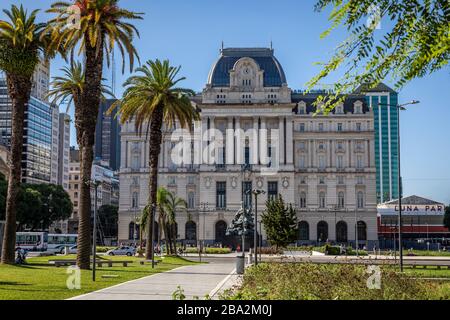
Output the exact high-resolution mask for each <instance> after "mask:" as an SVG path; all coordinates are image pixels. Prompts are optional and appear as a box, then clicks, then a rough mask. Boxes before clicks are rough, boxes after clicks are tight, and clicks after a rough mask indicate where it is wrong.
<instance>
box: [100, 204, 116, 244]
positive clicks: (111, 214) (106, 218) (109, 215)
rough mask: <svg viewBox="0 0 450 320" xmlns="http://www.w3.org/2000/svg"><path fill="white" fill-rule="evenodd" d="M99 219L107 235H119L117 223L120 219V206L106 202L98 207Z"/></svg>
mask: <svg viewBox="0 0 450 320" xmlns="http://www.w3.org/2000/svg"><path fill="white" fill-rule="evenodd" d="M98 219H99V223H100V224H101V226H102V230H103V233H104V236H105V237H116V236H117V230H118V227H117V223H118V221H119V208H118V207H117V206H114V205H110V204H105V205H102V206H101V207H100V208H98Z"/></svg>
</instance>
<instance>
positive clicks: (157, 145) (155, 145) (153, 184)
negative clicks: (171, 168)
mask: <svg viewBox="0 0 450 320" xmlns="http://www.w3.org/2000/svg"><path fill="white" fill-rule="evenodd" d="M162 122H163V106H162V105H158V106H157V107H156V108H155V110H154V112H153V115H152V118H151V121H150V151H149V159H150V177H149V186H148V190H149V199H148V201H149V203H150V208H152V209H153V208H156V189H157V188H158V158H159V153H160V152H161V142H162V132H161V126H162ZM154 211H155V210H151V211H150V222H149V223H148V225H147V241H146V250H145V258H146V259H151V258H152V253H153V250H154V248H153V224H154V221H155V212H154Z"/></svg>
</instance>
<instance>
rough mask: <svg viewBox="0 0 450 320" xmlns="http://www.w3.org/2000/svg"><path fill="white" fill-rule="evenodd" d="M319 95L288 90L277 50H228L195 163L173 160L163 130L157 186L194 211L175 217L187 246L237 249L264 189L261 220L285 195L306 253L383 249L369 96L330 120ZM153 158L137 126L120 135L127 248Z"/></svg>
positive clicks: (199, 126)
mask: <svg viewBox="0 0 450 320" xmlns="http://www.w3.org/2000/svg"><path fill="white" fill-rule="evenodd" d="M317 95H318V93H307V94H304V93H303V92H296V91H292V90H291V89H290V88H289V87H288V84H287V81H286V76H285V73H284V71H283V68H282V66H281V64H280V62H279V61H278V60H277V59H276V58H275V56H274V51H273V49H269V48H225V49H222V50H221V52H220V57H219V58H218V60H217V62H216V63H215V64H214V65H213V66H212V68H211V71H210V73H209V76H208V81H207V84H206V86H205V88H204V90H203V92H202V93H201V94H199V95H197V96H196V97H194V98H193V99H192V103H193V104H195V105H196V106H197V108H198V109H199V110H200V111H201V112H200V114H201V122H199V123H196V124H195V126H194V127H195V130H194V134H193V135H192V136H191V138H192V140H189V142H190V143H188V144H184V145H189V146H190V147H191V148H192V150H191V152H192V154H193V155H194V156H193V157H192V159H191V160H192V161H191V162H183V163H179V161H178V160H177V159H176V157H174V149H176V148H177V146H179V139H180V135H176V134H174V132H175V133H176V130H175V129H176V128H167V129H164V138H163V139H164V141H163V148H162V152H161V155H160V162H159V163H160V169H159V173H160V174H159V185H160V186H165V187H166V188H167V189H169V190H170V191H172V192H174V193H176V194H177V195H178V196H179V197H182V198H184V199H186V202H187V204H188V209H187V211H186V212H179V214H178V215H177V230H178V238H179V239H181V240H184V241H187V242H190V243H195V242H196V241H198V240H201V241H205V242H206V243H208V244H211V245H212V244H218V243H222V244H223V245H228V244H230V243H232V241H233V239H229V237H227V236H226V235H225V232H226V228H227V225H229V224H230V222H231V220H232V218H233V217H234V214H235V212H236V211H237V210H238V209H239V208H240V206H241V205H242V204H243V205H246V206H252V207H253V208H254V198H252V197H251V196H250V195H249V193H247V192H246V191H247V190H252V189H255V188H257V189H262V190H264V191H265V192H266V193H265V194H262V195H260V196H259V197H258V213H259V214H261V213H262V212H263V210H264V208H265V201H266V200H267V199H268V198H269V197H275V196H277V195H281V196H282V197H283V199H284V200H285V202H287V203H290V204H292V205H293V206H294V207H295V209H296V212H297V216H298V221H299V233H298V243H299V244H315V243H318V242H322V243H323V242H325V241H327V240H328V241H330V242H338V243H354V242H355V239H356V234H358V240H359V244H360V245H367V246H368V247H371V246H373V245H374V244H375V243H376V241H377V210H376V205H377V198H376V166H375V152H374V150H375V146H374V117H373V111H372V110H371V109H370V108H369V106H368V105H367V103H366V97H365V96H364V95H363V94H354V95H350V96H349V97H348V98H347V99H346V100H345V102H344V103H343V104H342V105H340V106H338V107H337V108H336V109H335V110H334V111H333V112H332V113H330V114H328V115H324V114H321V113H320V112H319V113H316V108H315V107H314V105H313V102H314V101H315V99H316V97H317ZM182 139H184V138H182ZM196 148H197V149H196ZM148 150H149V141H147V140H146V138H145V135H144V136H142V137H139V136H138V135H137V134H136V132H135V128H134V124H133V123H127V124H125V125H124V126H123V127H122V128H121V168H120V201H119V241H120V242H128V241H133V239H135V237H136V234H138V233H136V232H135V231H136V229H137V228H136V227H135V221H136V220H137V219H138V217H139V215H140V212H141V210H142V209H143V208H144V206H145V205H146V202H147V199H148V172H149V170H148ZM198 150H200V151H201V152H198ZM205 150H207V151H205ZM183 152H184V153H183V154H186V153H185V152H186V149H185V150H183ZM199 154H200V156H199ZM262 236H263V239H265V238H266V236H265V233H264V230H262Z"/></svg>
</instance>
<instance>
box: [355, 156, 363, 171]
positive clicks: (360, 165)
mask: <svg viewBox="0 0 450 320" xmlns="http://www.w3.org/2000/svg"><path fill="white" fill-rule="evenodd" d="M356 167H357V168H358V169H362V168H363V158H362V156H357V157H356Z"/></svg>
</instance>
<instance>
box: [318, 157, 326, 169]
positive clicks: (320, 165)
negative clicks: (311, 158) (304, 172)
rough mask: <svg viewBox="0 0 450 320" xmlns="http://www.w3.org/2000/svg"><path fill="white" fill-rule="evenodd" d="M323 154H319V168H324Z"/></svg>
mask: <svg viewBox="0 0 450 320" xmlns="http://www.w3.org/2000/svg"><path fill="white" fill-rule="evenodd" d="M325 167H326V163H325V156H319V169H325Z"/></svg>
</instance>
